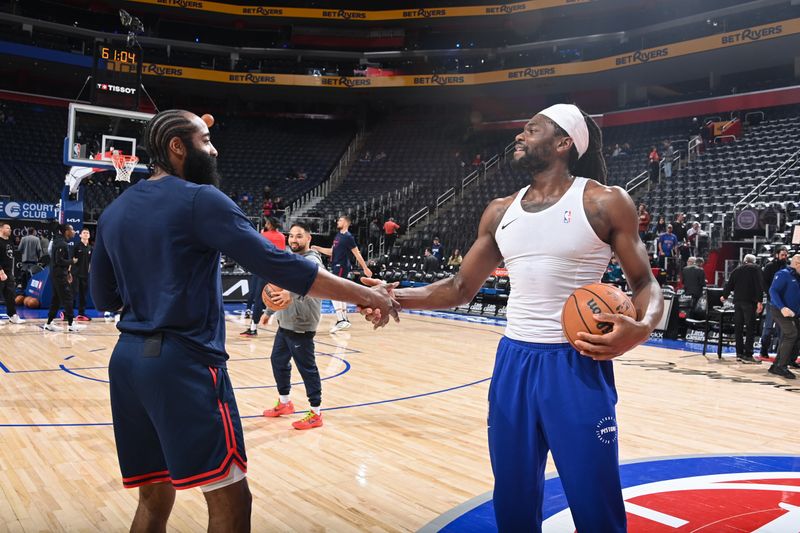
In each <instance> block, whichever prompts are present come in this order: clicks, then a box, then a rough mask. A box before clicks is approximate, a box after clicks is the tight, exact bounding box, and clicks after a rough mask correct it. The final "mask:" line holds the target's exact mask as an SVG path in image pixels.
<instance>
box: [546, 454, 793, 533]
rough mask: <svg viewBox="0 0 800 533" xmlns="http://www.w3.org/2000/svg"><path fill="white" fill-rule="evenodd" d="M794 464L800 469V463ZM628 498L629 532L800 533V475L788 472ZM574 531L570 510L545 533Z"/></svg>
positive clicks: (713, 480) (662, 484)
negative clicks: (746, 532) (753, 532)
mask: <svg viewBox="0 0 800 533" xmlns="http://www.w3.org/2000/svg"><path fill="white" fill-rule="evenodd" d="M727 459H734V460H735V459H739V460H740V461H741V462H742V464H743V466H763V465H760V464H758V463H756V464H755V465H753V464H752V463H751V462H750V461H749V459H756V458H732V457H731V458H727ZM768 459H776V458H768ZM781 459H787V458H784V457H782V458H781ZM794 459H795V465H796V466H800V462H798V461H797V459H799V458H794ZM696 460H697V459H690V461H696ZM678 461H679V460H678ZM678 461H656V462H654V463H638V464H637V465H631V466H639V465H642V466H645V465H650V467H651V468H652V465H654V464H658V463H661V462H669V463H676V462H678ZM622 496H623V498H624V499H625V510H626V511H627V515H628V530H629V531H633V532H635V531H647V532H648V533H649V532H652V533H661V532H667V531H676V530H679V531H759V532H764V533H766V532H768V531H769V532H773V531H774V532H783V531H787V532H788V531H800V472H797V471H792V470H788V469H787V470H784V471H781V470H779V469H778V470H775V471H772V470H770V469H765V470H764V471H757V472H737V473H724V474H710V475H695V476H687V477H677V478H672V479H662V480H659V481H654V482H649V483H642V484H636V485H633V486H630V487H627V488H625V489H623V491H622ZM574 530H575V525H574V523H573V521H572V516H571V515H570V512H569V509H563V510H561V511H560V512H558V513H556V514H554V515H552V516H551V517H550V518H548V519H547V520H545V521H544V523H543V524H542V531H545V532H556V531H574Z"/></svg>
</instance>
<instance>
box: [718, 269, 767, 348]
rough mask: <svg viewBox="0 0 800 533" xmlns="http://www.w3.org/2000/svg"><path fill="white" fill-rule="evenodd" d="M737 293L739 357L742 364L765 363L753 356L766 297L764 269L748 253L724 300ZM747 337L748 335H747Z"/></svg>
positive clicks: (724, 293) (735, 305)
mask: <svg viewBox="0 0 800 533" xmlns="http://www.w3.org/2000/svg"><path fill="white" fill-rule="evenodd" d="M731 292H733V293H734V294H733V308H734V315H733V325H734V331H735V334H736V358H737V359H738V360H739V361H741V362H742V363H759V364H760V363H761V360H760V359H755V358H754V357H753V340H754V338H755V333H756V317H757V316H758V315H760V314H761V311H762V310H763V304H762V303H761V299H762V298H763V297H764V281H763V279H762V274H761V269H760V268H759V267H758V265H756V256H754V255H752V254H747V255H746V256H744V260H743V261H742V264H741V265H739V266H738V267H736V268H735V269H734V270H733V272H731V276H730V277H729V278H728V282H727V283H726V284H725V290H723V291H722V301H725V299H726V298H727V297H728V295H730V293H731ZM745 330H746V333H745ZM745 335H746V336H745Z"/></svg>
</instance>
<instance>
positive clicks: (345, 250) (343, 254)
mask: <svg viewBox="0 0 800 533" xmlns="http://www.w3.org/2000/svg"><path fill="white" fill-rule="evenodd" d="M336 229H338V230H339V231H338V232H337V233H336V236H335V237H334V238H333V244H331V247H330V248H324V247H322V246H312V247H311V249H312V250H313V251H315V252H317V253H320V254H324V255H327V256H328V257H330V258H331V272H333V274H334V275H336V276H339V277H340V278H347V275H348V274H349V273H350V269H351V268H352V263H351V262H350V256H353V257H355V259H356V262H358V264H359V266H360V267H361V270H362V272H363V273H364V275H365V276H366V277H368V278H371V277H372V271H371V270H370V269H369V267H368V266H367V262H366V261H364V258H363V257H362V256H361V252H360V251H359V250H358V245H357V244H356V239H355V237H353V234H352V233H350V217H349V216H348V215H342V216H340V217H339V218H338V219H337V220H336ZM331 303H332V304H333V309H334V311H336V323H335V324H334V325H333V327H331V329H330V330H329V333H336V332H337V331H342V330H343V329H348V328H349V327H350V325H351V324H350V321H349V320H348V319H347V302H342V301H337V300H333V301H331Z"/></svg>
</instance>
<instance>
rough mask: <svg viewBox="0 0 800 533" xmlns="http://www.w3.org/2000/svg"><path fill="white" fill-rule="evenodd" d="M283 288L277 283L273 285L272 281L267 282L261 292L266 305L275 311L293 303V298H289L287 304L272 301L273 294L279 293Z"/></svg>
mask: <svg viewBox="0 0 800 533" xmlns="http://www.w3.org/2000/svg"><path fill="white" fill-rule="evenodd" d="M282 290H283V289H281V288H280V287H278V286H277V285H273V284H272V283H267V284H266V285H264V290H263V291H262V292H261V299H262V300H263V301H264V305H266V306H267V307H268V308H270V309H272V310H273V311H282V310H283V309H286V308H287V307H289V304H290V303H292V300H291V299H290V300H289V302H287V303H286V305H281V306H279V305H275V303H273V301H272V294H273V293H278V292H280V291H282Z"/></svg>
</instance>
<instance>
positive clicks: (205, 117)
mask: <svg viewBox="0 0 800 533" xmlns="http://www.w3.org/2000/svg"><path fill="white" fill-rule="evenodd" d="M200 118H201V119H202V120H203V122H205V123H206V126H208V127H209V128H210V127H211V126H213V125H214V115H210V114H208V113H206V114H205V115H203V116H202V117H200Z"/></svg>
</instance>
